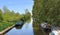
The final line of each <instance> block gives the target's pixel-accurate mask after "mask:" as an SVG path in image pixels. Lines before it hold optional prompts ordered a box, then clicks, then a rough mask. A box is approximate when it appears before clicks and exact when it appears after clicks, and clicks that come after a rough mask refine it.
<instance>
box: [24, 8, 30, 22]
mask: <svg viewBox="0 0 60 35" xmlns="http://www.w3.org/2000/svg"><path fill="white" fill-rule="evenodd" d="M25 12H26V13H25V15H24V19H25V21H27V20H30V18H31V13H30V12H29V11H28V9H26V11H25Z"/></svg>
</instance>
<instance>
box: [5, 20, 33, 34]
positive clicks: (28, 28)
mask: <svg viewBox="0 0 60 35" xmlns="http://www.w3.org/2000/svg"><path fill="white" fill-rule="evenodd" d="M32 22H33V21H32V19H31V21H30V22H25V23H24V25H23V26H18V27H13V28H12V29H11V30H10V31H8V32H7V33H5V34H4V35H34V32H33V24H32Z"/></svg>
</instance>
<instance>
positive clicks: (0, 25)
mask: <svg viewBox="0 0 60 35" xmlns="http://www.w3.org/2000/svg"><path fill="white" fill-rule="evenodd" d="M13 24H15V22H0V32H1V31H3V30H4V29H6V28H8V27H10V26H12V25H13Z"/></svg>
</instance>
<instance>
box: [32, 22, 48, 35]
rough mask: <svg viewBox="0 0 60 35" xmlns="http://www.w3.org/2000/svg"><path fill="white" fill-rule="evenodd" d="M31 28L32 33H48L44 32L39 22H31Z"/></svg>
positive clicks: (41, 34)
mask: <svg viewBox="0 0 60 35" xmlns="http://www.w3.org/2000/svg"><path fill="white" fill-rule="evenodd" d="M33 30H34V35H49V33H48V32H47V33H46V32H44V31H43V30H42V29H41V27H40V24H39V23H34V22H33Z"/></svg>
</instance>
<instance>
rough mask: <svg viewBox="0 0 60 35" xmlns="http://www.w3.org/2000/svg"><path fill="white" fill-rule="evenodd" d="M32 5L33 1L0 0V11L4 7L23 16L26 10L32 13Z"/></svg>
mask: <svg viewBox="0 0 60 35" xmlns="http://www.w3.org/2000/svg"><path fill="white" fill-rule="evenodd" d="M33 4H34V2H33V0H0V9H3V7H4V6H6V7H7V8H8V9H9V10H11V11H12V10H14V11H15V12H19V13H20V14H23V13H25V10H26V9H28V10H29V11H30V12H32V8H33Z"/></svg>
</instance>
